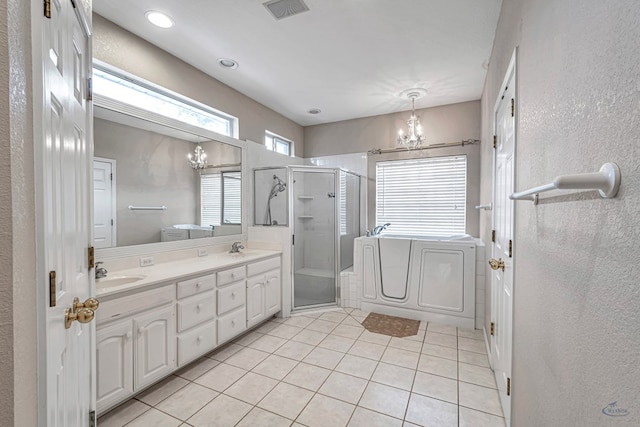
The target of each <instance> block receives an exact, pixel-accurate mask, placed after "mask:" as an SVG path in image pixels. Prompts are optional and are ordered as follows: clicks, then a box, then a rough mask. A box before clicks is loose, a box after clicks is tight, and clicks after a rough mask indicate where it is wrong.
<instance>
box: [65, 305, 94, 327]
mask: <svg viewBox="0 0 640 427" xmlns="http://www.w3.org/2000/svg"><path fill="white" fill-rule="evenodd" d="M95 315H96V312H95V311H93V310H91V309H90V308H81V309H79V310H78V311H75V312H74V311H72V310H71V309H70V308H67V309H66V310H65V312H64V327H65V328H66V329H69V328H70V327H71V324H72V323H73V321H74V320H77V321H78V322H80V323H89V322H91V321H92V320H93V318H94V317H95Z"/></svg>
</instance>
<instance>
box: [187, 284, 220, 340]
mask: <svg viewBox="0 0 640 427" xmlns="http://www.w3.org/2000/svg"><path fill="white" fill-rule="evenodd" d="M215 315H216V293H215V291H209V292H206V293H203V294H199V295H196V296H193V297H191V298H189V299H186V300H183V301H178V332H182V331H184V330H186V329H189V328H191V327H192V326H196V325H197V324H199V323H202V322H204V321H206V320H209V319H213V318H214V317H215Z"/></svg>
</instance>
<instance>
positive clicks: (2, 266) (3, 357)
mask: <svg viewBox="0 0 640 427" xmlns="http://www.w3.org/2000/svg"><path fill="white" fill-rule="evenodd" d="M7 21H8V16H7V3H6V2H0V28H2V30H0V37H2V39H3V42H4V43H2V44H0V105H1V106H2V107H1V108H0V242H2V244H0V271H1V272H2V274H0V383H1V384H2V387H1V388H0V419H2V420H7V422H8V424H10V425H12V424H13V386H14V382H13V286H12V285H13V280H12V279H13V266H12V259H13V253H12V252H13V220H12V211H11V204H12V198H11V128H10V110H9V108H8V107H9V102H10V94H9V47H8V43H7V42H6V40H7V33H6V31H7V28H8V23H7Z"/></svg>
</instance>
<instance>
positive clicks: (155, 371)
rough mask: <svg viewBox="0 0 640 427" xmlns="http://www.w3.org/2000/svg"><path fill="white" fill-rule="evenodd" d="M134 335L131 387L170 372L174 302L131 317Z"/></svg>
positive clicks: (146, 382) (172, 348)
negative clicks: (133, 362)
mask: <svg viewBox="0 0 640 427" xmlns="http://www.w3.org/2000/svg"><path fill="white" fill-rule="evenodd" d="M133 325H134V330H135V332H136V334H137V336H136V352H135V383H134V386H135V390H136V391H137V390H140V389H141V388H142V387H144V386H146V385H149V384H151V383H152V382H154V381H155V380H157V379H159V378H162V377H164V376H165V375H167V374H170V373H171V372H172V371H173V369H174V368H175V358H176V357H175V353H176V351H175V350H176V349H175V343H176V339H175V330H176V326H175V320H174V306H173V305H170V306H168V307H164V308H158V309H155V310H153V311H150V312H148V313H147V314H144V315H142V316H138V317H135V318H134V319H133Z"/></svg>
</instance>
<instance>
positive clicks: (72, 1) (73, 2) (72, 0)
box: [71, 0, 76, 9]
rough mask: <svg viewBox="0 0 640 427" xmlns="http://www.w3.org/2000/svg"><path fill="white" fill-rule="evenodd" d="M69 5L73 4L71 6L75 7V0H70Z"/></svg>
mask: <svg viewBox="0 0 640 427" xmlns="http://www.w3.org/2000/svg"><path fill="white" fill-rule="evenodd" d="M71 6H73V8H74V9H75V8H76V2H75V0H71Z"/></svg>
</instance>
